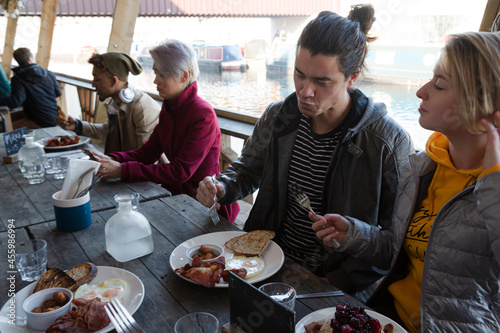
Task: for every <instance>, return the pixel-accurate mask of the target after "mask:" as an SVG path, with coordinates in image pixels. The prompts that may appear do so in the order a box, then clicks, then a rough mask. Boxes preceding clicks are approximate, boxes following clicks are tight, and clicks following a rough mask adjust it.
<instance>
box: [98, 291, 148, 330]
mask: <svg viewBox="0 0 500 333" xmlns="http://www.w3.org/2000/svg"><path fill="white" fill-rule="evenodd" d="M104 310H105V311H106V313H107V314H108V318H109V320H111V322H112V323H113V326H114V327H115V329H116V331H117V332H118V333H144V331H143V329H142V328H141V327H140V326H139V324H137V322H136V321H135V320H134V318H133V317H132V316H131V315H130V313H129V312H128V310H127V309H126V308H125V307H124V306H123V305H122V304H121V302H120V301H117V300H116V299H112V300H111V304H110V303H108V304H106V305H105V306H104Z"/></svg>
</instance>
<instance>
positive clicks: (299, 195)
mask: <svg viewBox="0 0 500 333" xmlns="http://www.w3.org/2000/svg"><path fill="white" fill-rule="evenodd" d="M288 189H289V190H290V192H291V193H292V196H293V197H294V198H295V200H297V202H298V203H299V205H301V206H302V207H304V208H306V209H309V211H310V212H311V213H312V214H313V216H314V218H315V219H316V221H318V220H319V218H318V215H316V213H315V212H314V210H313V209H312V208H311V201H309V198H308V197H307V195H306V194H305V193H304V191H302V189H301V188H300V187H299V185H297V183H295V182H290V184H288ZM332 243H333V246H335V247H339V246H340V243H339V241H338V240H336V239H335V238H334V239H332Z"/></svg>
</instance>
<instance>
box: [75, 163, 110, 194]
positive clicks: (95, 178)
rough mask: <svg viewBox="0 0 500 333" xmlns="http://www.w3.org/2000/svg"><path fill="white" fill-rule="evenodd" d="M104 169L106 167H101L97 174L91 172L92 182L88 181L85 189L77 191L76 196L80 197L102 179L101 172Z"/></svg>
mask: <svg viewBox="0 0 500 333" xmlns="http://www.w3.org/2000/svg"><path fill="white" fill-rule="evenodd" d="M104 170H106V168H102V169H101V171H99V172H98V173H97V174H96V173H93V174H92V182H91V183H90V185H89V186H88V187H87V188H86V189H84V190H83V191H81V192H80V193H78V195H77V196H76V197H77V198H81V197H83V196H84V195H86V194H87V193H88V192H90V190H91V189H93V188H94V186H95V185H96V184H97V183H98V182H99V181H100V180H101V179H102V172H103V171H104Z"/></svg>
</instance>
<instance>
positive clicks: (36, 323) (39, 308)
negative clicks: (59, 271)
mask: <svg viewBox="0 0 500 333" xmlns="http://www.w3.org/2000/svg"><path fill="white" fill-rule="evenodd" d="M72 300H73V293H72V292H71V290H69V289H66V288H48V289H43V290H40V291H38V292H36V293H34V294H33V295H31V296H30V297H28V298H26V299H25V300H24V302H23V310H24V312H25V313H26V320H27V321H28V325H29V327H31V328H32V329H34V330H39V331H45V330H46V329H47V328H48V327H49V326H50V325H52V324H53V323H54V321H56V319H57V318H59V317H61V316H62V315H64V314H66V313H68V312H69V310H70V309H71V301H72Z"/></svg>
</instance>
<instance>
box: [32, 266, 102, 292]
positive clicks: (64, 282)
mask: <svg viewBox="0 0 500 333" xmlns="http://www.w3.org/2000/svg"><path fill="white" fill-rule="evenodd" d="M96 275H97V267H96V266H95V265H94V264H92V263H90V262H86V263H83V264H79V265H76V266H75V267H73V268H71V269H69V270H67V271H66V272H64V271H62V270H61V269H59V268H52V269H49V270H48V271H46V272H45V273H44V274H43V275H42V276H41V277H40V279H39V280H38V282H37V283H36V285H35V289H34V290H33V293H36V292H37V291H40V290H43V289H48V288H54V287H60V288H67V289H69V290H71V291H76V290H77V289H78V287H80V286H81V285H83V284H85V283H89V282H90V281H92V280H93V279H94V277H95V276H96Z"/></svg>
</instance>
